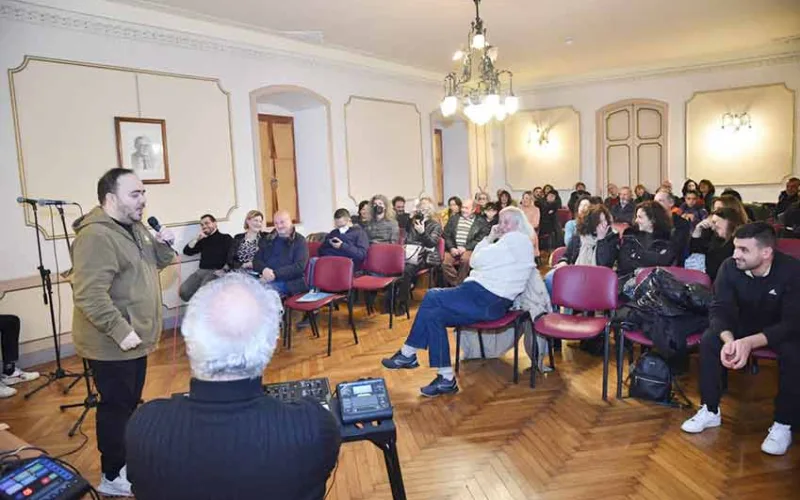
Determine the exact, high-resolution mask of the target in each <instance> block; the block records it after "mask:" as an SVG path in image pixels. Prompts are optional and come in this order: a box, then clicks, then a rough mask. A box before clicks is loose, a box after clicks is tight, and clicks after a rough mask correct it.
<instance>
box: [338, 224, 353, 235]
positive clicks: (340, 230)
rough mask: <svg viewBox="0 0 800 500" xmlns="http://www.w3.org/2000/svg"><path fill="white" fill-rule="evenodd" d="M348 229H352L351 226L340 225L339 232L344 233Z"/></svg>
mask: <svg viewBox="0 0 800 500" xmlns="http://www.w3.org/2000/svg"><path fill="white" fill-rule="evenodd" d="M348 229H350V228H349V227H347V226H344V227H340V228H339V234H344V233H346V232H347V230H348Z"/></svg>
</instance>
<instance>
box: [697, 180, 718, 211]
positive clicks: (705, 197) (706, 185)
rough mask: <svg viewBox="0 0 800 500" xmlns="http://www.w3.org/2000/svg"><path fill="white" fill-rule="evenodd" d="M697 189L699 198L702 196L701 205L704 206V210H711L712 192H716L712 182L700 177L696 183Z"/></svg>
mask: <svg viewBox="0 0 800 500" xmlns="http://www.w3.org/2000/svg"><path fill="white" fill-rule="evenodd" d="M697 190H698V191H700V198H702V201H703V206H704V207H705V209H706V212H711V208H712V205H713V203H714V193H715V192H716V188H715V187H714V184H712V183H711V181H710V180H708V179H702V180H701V181H700V182H699V183H698V184H697Z"/></svg>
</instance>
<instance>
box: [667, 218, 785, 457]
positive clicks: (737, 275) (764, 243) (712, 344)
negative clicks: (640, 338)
mask: <svg viewBox="0 0 800 500" xmlns="http://www.w3.org/2000/svg"><path fill="white" fill-rule="evenodd" d="M733 245H734V250H733V257H732V258H729V259H727V260H726V261H725V262H723V263H722V266H720V269H719V273H718V274H717V279H716V281H714V302H713V303H712V305H711V308H710V310H709V321H710V324H709V327H708V330H706V332H705V333H704V334H703V340H702V343H701V344H700V397H701V402H702V403H703V405H702V406H701V407H700V410H699V411H698V412H697V414H696V415H695V416H694V417H692V418H690V419H689V420H687V421H686V422H684V423H683V426H681V429H683V431H684V432H689V433H693V434H694V433H699V432H702V431H704V430H705V429H708V428H711V427H718V426H720V425H721V424H722V416H721V411H720V397H721V395H722V388H721V387H720V378H721V375H722V370H723V369H731V370H739V369H741V368H744V366H745V365H746V364H747V361H748V360H749V358H750V354H751V353H752V352H753V351H754V350H756V349H759V348H762V347H770V348H771V349H772V350H774V351H775V352H776V353H777V355H778V396H777V397H776V398H775V420H774V423H773V424H772V426H771V427H770V428H769V434H768V435H767V438H766V439H765V440H764V442H763V443H762V444H761V451H763V452H764V453H767V454H769V455H783V454H784V453H786V450H787V448H788V447H789V445H790V444H791V443H792V426H795V427H796V426H798V425H800V385H798V380H800V308H798V304H800V286H798V284H799V283H800V262H798V261H797V260H795V259H793V258H792V257H790V256H788V255H785V254H782V253H780V252H777V251H776V250H775V230H774V229H773V228H772V226H770V225H769V224H767V223H766V222H754V223H752V224H745V225H744V226H741V227H740V228H739V229H737V230H736V233H735V234H734V240H733Z"/></svg>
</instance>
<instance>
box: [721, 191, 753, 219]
mask: <svg viewBox="0 0 800 500" xmlns="http://www.w3.org/2000/svg"><path fill="white" fill-rule="evenodd" d="M723 207H727V208H732V209H734V210H736V211H737V212H739V215H740V216H741V218H742V219H743V220H744V221H745V223H747V222H753V219H751V218H750V214H748V213H747V210H746V209H745V208H744V204H743V203H742V200H741V199H740V198H737V197H736V196H733V195H731V194H723V195H722V196H717V197H716V198H714V201H712V202H711V209H712V210H711V211H712V212H716V211H717V210H719V209H720V208H723Z"/></svg>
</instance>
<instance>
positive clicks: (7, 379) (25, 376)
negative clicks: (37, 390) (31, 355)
mask: <svg viewBox="0 0 800 500" xmlns="http://www.w3.org/2000/svg"><path fill="white" fill-rule="evenodd" d="M37 378H39V372H24V371H22V370H20V369H19V368H17V369H15V370H14V373H12V374H11V375H5V374H2V375H0V382H2V383H3V384H5V385H14V384H19V383H22V382H30V381H31V380H36V379H37Z"/></svg>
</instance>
